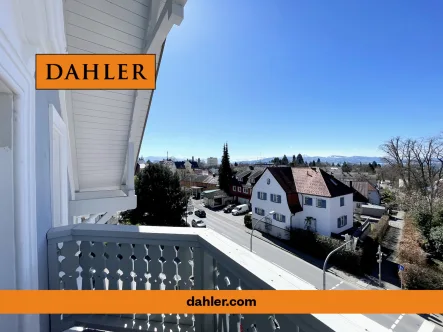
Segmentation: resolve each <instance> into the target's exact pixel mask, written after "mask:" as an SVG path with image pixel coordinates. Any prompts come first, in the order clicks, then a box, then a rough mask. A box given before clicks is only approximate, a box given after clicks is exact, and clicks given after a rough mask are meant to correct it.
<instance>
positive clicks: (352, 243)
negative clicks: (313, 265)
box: [323, 234, 357, 290]
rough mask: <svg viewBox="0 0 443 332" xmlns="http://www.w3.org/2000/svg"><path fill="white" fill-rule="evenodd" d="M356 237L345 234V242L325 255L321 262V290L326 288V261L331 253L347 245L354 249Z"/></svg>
mask: <svg viewBox="0 0 443 332" xmlns="http://www.w3.org/2000/svg"><path fill="white" fill-rule="evenodd" d="M356 243H357V242H356V238H351V236H350V235H349V234H346V235H345V243H343V244H342V245H341V246H340V247H338V248H336V249H334V250H332V251H331V252H330V253H329V255H328V256H327V257H326V259H325V262H324V264H323V290H326V264H327V263H328V260H329V257H331V256H332V254H333V253H335V252H337V251H339V250H340V249H342V248H343V247H345V246H346V247H349V246H351V248H350V249H351V250H355V245H356Z"/></svg>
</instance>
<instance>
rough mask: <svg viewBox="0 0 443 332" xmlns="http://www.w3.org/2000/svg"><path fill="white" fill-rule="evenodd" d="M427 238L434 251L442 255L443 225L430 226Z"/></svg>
mask: <svg viewBox="0 0 443 332" xmlns="http://www.w3.org/2000/svg"><path fill="white" fill-rule="evenodd" d="M429 239H430V241H431V244H432V247H433V248H434V249H435V251H436V253H437V254H438V255H439V256H441V255H443V226H437V227H432V228H431V232H430V234H429Z"/></svg>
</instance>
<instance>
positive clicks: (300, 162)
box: [297, 153, 305, 165]
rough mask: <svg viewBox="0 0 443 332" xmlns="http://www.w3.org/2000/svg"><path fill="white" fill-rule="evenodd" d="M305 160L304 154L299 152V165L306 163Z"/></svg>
mask: <svg viewBox="0 0 443 332" xmlns="http://www.w3.org/2000/svg"><path fill="white" fill-rule="evenodd" d="M304 164H305V161H304V160H303V156H302V155H301V153H299V154H298V155H297V165H304Z"/></svg>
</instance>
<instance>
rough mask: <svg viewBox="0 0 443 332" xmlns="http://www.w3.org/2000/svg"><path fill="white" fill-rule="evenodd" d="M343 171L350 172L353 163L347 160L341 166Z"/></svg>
mask: <svg viewBox="0 0 443 332" xmlns="http://www.w3.org/2000/svg"><path fill="white" fill-rule="evenodd" d="M341 170H342V172H345V173H349V172H351V171H352V167H351V165H349V164H348V163H347V162H346V161H345V162H344V163H343V166H342V167H341Z"/></svg>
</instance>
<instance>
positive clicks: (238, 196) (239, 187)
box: [230, 166, 265, 204]
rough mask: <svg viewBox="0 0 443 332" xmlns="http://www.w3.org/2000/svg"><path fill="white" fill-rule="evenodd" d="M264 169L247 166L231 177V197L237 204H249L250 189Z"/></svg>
mask: <svg viewBox="0 0 443 332" xmlns="http://www.w3.org/2000/svg"><path fill="white" fill-rule="evenodd" d="M264 171H265V168H261V167H256V168H254V167H253V166H249V167H248V168H245V169H241V170H238V171H237V173H236V174H235V175H233V177H232V184H231V193H230V194H231V196H232V197H234V199H235V201H236V202H237V203H239V204H250V201H251V195H252V189H253V188H254V185H255V183H256V182H257V181H258V179H259V178H260V176H261V175H262V174H263V172H264Z"/></svg>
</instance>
